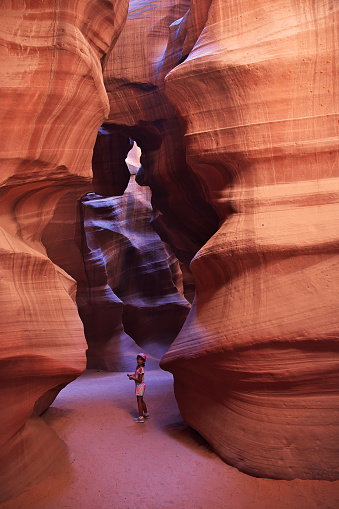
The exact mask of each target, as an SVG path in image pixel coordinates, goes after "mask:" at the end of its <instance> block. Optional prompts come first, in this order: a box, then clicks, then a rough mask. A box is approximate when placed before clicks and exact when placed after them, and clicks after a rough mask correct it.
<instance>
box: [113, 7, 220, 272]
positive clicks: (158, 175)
mask: <svg viewBox="0 0 339 509" xmlns="http://www.w3.org/2000/svg"><path fill="white" fill-rule="evenodd" d="M189 6H190V2H189V0H185V1H182V0H181V1H179V0H156V1H153V2H149V1H148V0H131V1H130V6H129V14H128V17H127V21H126V25H125V26H124V29H123V30H122V33H121V35H120V37H119V40H118V41H117V44H116V46H115V47H114V49H113V51H112V52H111V53H110V55H109V56H108V57H107V59H106V60H105V69H104V81H105V86H106V89H107V94H108V98H109V102H110V114H109V117H108V119H107V123H108V124H110V126H111V128H112V127H113V126H114V127H115V129H116V130H117V131H119V132H120V133H121V134H125V135H126V136H129V137H130V138H132V139H133V140H135V141H136V142H137V143H138V145H139V146H140V148H141V150H142V156H141V164H142V168H141V169H140V170H139V172H138V175H137V182H138V183H139V184H140V185H147V186H149V187H150V189H151V191H152V206H153V210H154V213H153V219H152V223H153V227H154V229H155V230H156V231H157V232H158V233H159V235H160V236H161V238H162V239H163V240H164V241H165V242H167V243H168V244H170V245H172V247H173V248H174V250H175V253H176V256H177V257H178V258H179V259H180V260H181V261H183V262H185V263H186V264H187V263H189V262H190V260H191V259H192V257H193V256H194V254H195V253H196V252H197V250H198V249H199V248H200V247H201V246H202V245H203V244H204V243H205V242H206V241H207V240H208V238H209V237H210V236H211V235H212V234H213V233H214V232H215V231H216V229H217V222H218V218H217V215H216V213H215V211H214V210H213V208H212V207H211V206H210V205H209V204H208V203H207V200H206V196H205V189H204V188H203V187H202V186H201V184H200V182H199V180H198V179H197V178H196V176H195V175H194V173H193V172H192V170H191V168H190V167H189V166H188V165H187V164H186V161H185V147H184V144H183V131H182V126H181V124H180V121H179V119H178V116H177V114H176V112H175V110H174V108H173V106H172V105H171V104H170V102H169V101H168V99H167V98H166V96H165V95H164V90H163V87H164V79H163V78H164V73H166V72H168V71H169V70H170V69H172V68H173V67H174V66H175V65H177V64H178V63H180V61H181V59H182V58H183V54H182V48H181V47H180V45H178V44H174V45H172V44H171V43H169V30H170V32H171V33H172V36H171V37H174V35H173V34H175V33H176V31H178V30H179V29H177V28H176V25H174V26H173V27H171V28H169V27H170V25H171V23H172V22H176V20H178V18H180V17H181V16H184V15H185V14H186V13H187V10H188V8H189ZM193 12H195V11H194V10H193ZM196 12H198V11H196ZM204 12H205V13H206V8H203V9H202V13H204ZM186 18H187V16H186ZM186 18H185V19H186ZM196 18H197V19H196ZM188 21H190V26H191V25H192V26H194V27H196V28H195V32H194V33H193V31H192V33H193V36H194V34H196V33H197V32H198V30H199V28H198V27H199V26H200V25H202V26H203V23H202V22H201V19H200V17H199V16H195V18H194V19H193V20H192V19H190V20H187V22H188ZM199 23H200V25H199ZM179 25H180V23H179ZM181 32H182V30H181ZM193 39H194V37H190V39H189V40H188V41H187V46H188V47H191V46H193V44H194V42H195V41H193ZM168 43H169V45H168V48H167V44H168Z"/></svg>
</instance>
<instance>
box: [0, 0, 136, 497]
mask: <svg viewBox="0 0 339 509" xmlns="http://www.w3.org/2000/svg"><path fill="white" fill-rule="evenodd" d="M127 3H128V2H125V1H123V2H122V1H121V0H119V2H117V1H116V2H105V3H102V2H98V1H78V2H67V1H66V2H63V3H62V6H59V7H56V4H55V2H52V1H46V2H44V3H43V6H42V7H39V6H38V5H37V2H35V1H26V2H21V1H8V2H5V3H2V5H1V20H2V24H1V29H0V38H1V45H0V47H1V53H0V59H1V65H0V70H1V71H0V72H1V84H2V87H3V88H2V100H1V110H0V113H1V122H0V124H1V140H2V142H3V145H2V147H1V161H0V165H1V166H0V186H1V187H0V210H1V213H0V235H1V236H0V277H1V282H2V284H1V289H0V302H1V307H2V313H1V322H2V325H1V336H2V341H1V350H0V373H1V375H0V376H1V383H0V387H1V390H0V398H1V401H0V403H1V408H2V417H1V429H0V437H1V438H0V440H1V452H0V454H1V457H0V474H1V500H5V499H6V498H9V497H11V496H14V495H15V494H16V493H18V492H20V491H21V490H23V489H24V488H25V487H26V486H27V485H29V484H30V483H32V482H34V481H36V480H38V479H40V478H41V477H43V476H44V475H46V474H48V473H49V472H51V471H53V470H55V468H57V467H58V468H62V466H63V465H64V463H65V461H66V459H67V457H68V451H67V448H66V446H65V445H64V444H63V443H61V441H60V440H59V439H58V437H56V436H55V434H54V433H52V431H51V430H49V429H48V427H46V425H45V424H44V423H43V422H42V421H41V420H40V418H39V414H40V413H41V412H43V411H44V410H45V409H46V408H47V407H48V405H49V404H50V403H51V402H52V401H53V399H54V398H55V397H56V395H57V394H58V392H59V391H60V389H62V387H64V386H65V385H66V384H67V383H68V382H70V381H71V380H73V379H74V378H75V377H76V376H78V375H79V374H80V373H81V372H82V371H83V370H84V368H85V365H86V357H85V350H86V342H85V339H84V334H83V326H82V323H81V321H80V318H79V316H78V313H77V308H76V305H75V282H74V280H73V279H72V278H71V277H70V276H69V275H68V274H67V273H65V272H64V271H63V270H62V269H61V268H60V267H58V266H56V265H55V264H54V263H53V262H52V261H51V260H50V259H49V258H48V257H47V256H46V251H45V248H44V246H43V244H42V243H41V237H42V235H43V232H44V230H45V228H46V227H47V225H48V223H49V220H50V219H51V217H52V216H53V214H54V211H55V208H56V206H57V204H58V201H59V200H60V199H62V198H63V196H64V195H66V194H67V193H68V192H69V190H70V189H72V192H73V194H74V196H77V197H78V198H79V197H80V196H81V194H82V193H83V186H86V183H87V184H88V183H89V182H90V179H91V157H92V149H93V145H94V141H95V138H96V134H97V131H98V127H99V126H100V125H101V123H102V121H103V119H104V118H105V116H106V115H107V113H108V101H107V96H106V92H105V88H104V86H103V80H102V71H101V64H100V59H101V58H102V57H103V55H104V54H105V53H106V52H107V51H108V50H109V49H110V47H111V45H112V43H113V41H114V39H115V37H116V36H117V34H118V33H119V31H120V29H121V27H122V24H123V22H124V20H125V17H126V14H127Z"/></svg>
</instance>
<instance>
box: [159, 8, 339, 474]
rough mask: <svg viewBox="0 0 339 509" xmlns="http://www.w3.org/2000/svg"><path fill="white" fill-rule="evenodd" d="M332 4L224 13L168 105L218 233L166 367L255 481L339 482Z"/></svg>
mask: <svg viewBox="0 0 339 509" xmlns="http://www.w3.org/2000/svg"><path fill="white" fill-rule="evenodd" d="M337 34H338V5H337V3H335V2H332V1H320V2H316V4H314V3H313V2H308V1H303V2H294V3H293V2H292V3H289V4H288V5H283V4H282V3H279V2H278V3H276V2H274V3H272V2H269V1H266V0H260V1H259V2H256V4H255V5H254V4H252V3H251V2H248V1H245V0H244V1H243V0H238V1H235V2H231V3H230V2H224V1H222V0H213V1H212V2H211V5H210V8H209V12H208V17H207V21H206V24H205V26H204V29H203V31H202V33H201V35H200V37H199V39H198V41H197V43H196V45H195V46H194V48H193V49H192V51H191V52H190V54H189V56H188V58H187V59H186V60H185V62H183V63H182V64H181V65H179V66H178V67H176V68H175V69H174V70H173V71H171V72H170V73H169V74H168V75H167V78H166V87H165V91H166V94H167V96H168V98H169V99H170V101H171V102H172V104H173V105H174V107H175V108H176V110H177V111H178V112H179V113H180V115H181V117H182V119H183V122H184V124H185V125H186V131H185V140H186V147H187V162H188V164H189V165H190V167H191V168H192V171H193V172H194V174H195V175H196V176H197V177H198V178H199V180H200V182H201V185H202V187H203V188H204V189H205V190H206V194H207V196H208V201H209V203H210V204H211V205H212V206H213V208H214V209H215V210H216V211H217V213H218V216H219V219H220V227H219V230H218V232H217V233H216V234H215V235H214V236H213V237H212V238H211V239H210V240H209V241H208V242H207V243H206V244H205V245H204V246H203V248H202V249H201V250H200V251H199V252H198V253H197V255H196V256H195V258H194V259H193V261H192V263H191V266H190V268H191V270H192V272H193V275H194V278H195V282H196V285H197V293H196V300H195V302H194V304H193V307H192V311H191V313H190V315H189V317H188V320H187V321H186V323H185V325H184V327H183V329H182V331H181V333H180V334H179V336H178V338H177V339H176V341H175V342H174V343H173V345H172V347H171V349H170V351H169V352H168V353H167V354H166V355H165V356H164V358H163V360H162V366H163V367H164V368H165V369H168V370H170V371H172V372H173V373H174V376H175V388H176V397H177V400H178V403H179V406H180V411H181V413H182V415H183V417H184V418H185V420H186V421H187V422H188V423H189V424H191V425H192V426H193V427H194V428H195V429H197V430H198V431H199V432H200V433H201V434H202V435H203V436H204V437H205V438H206V439H207V440H208V441H209V442H210V443H211V444H212V445H213V447H214V448H215V450H216V451H217V452H218V453H219V454H220V456H221V457H222V458H224V459H225V460H226V461H227V462H228V463H230V464H232V465H234V466H236V467H237V468H239V469H241V470H243V471H245V472H248V473H250V474H252V475H256V476H267V477H273V478H282V479H292V478H294V477H299V478H312V479H330V480H332V479H338V478H339V468H338V457H339V454H338V452H339V451H338V438H339V429H338V427H339V419H338V417H339V398H338V378H339V375H338V373H339V370H338V365H339V355H338V334H339V323H338V308H339V306H338V304H339V302H338V293H337V291H336V285H337V281H338V276H339V263H338V259H339V258H338V231H339V230H338V226H339V225H338V219H339V207H338V188H339V178H338V165H337V161H338V117H337V116H336V115H335V112H336V111H337V107H338V91H337V88H336V79H337V78H336V60H335V42H334V41H335V40H336V37H337Z"/></svg>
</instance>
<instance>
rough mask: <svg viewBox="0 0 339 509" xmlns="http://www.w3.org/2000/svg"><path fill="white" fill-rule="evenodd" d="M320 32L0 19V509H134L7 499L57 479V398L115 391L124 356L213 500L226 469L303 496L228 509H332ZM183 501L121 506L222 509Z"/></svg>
mask: <svg viewBox="0 0 339 509" xmlns="http://www.w3.org/2000/svg"><path fill="white" fill-rule="evenodd" d="M338 14H339V4H338V2H336V1H335V0H317V1H314V0H290V1H288V2H282V1H280V0H277V1H274V2H272V1H268V0H257V1H256V2H253V1H252V0H108V1H102V0H72V1H71V0H57V1H55V0H53V1H52V0H44V1H43V2H42V1H39V0H26V1H23V0H4V1H3V2H1V4H0V19H1V25H0V41H1V43H0V58H1V67H0V76H1V78H0V79H1V103H0V104H1V106H0V111H1V115H0V118H1V137H0V140H1V145H0V147H1V148H0V152H1V162H0V164H1V172H0V281H1V285H0V303H1V308H2V313H1V328H0V337H1V342H0V404H1V408H2V410H1V419H0V483H1V484H0V504H1V505H2V504H3V507H4V509H7V507H8V509H16V508H19V509H21V508H22V507H26V508H28V507H31V508H32V509H33V508H40V509H43V508H46V509H47V508H48V509H50V508H54V507H84V508H87V507H89V508H90V507H91V508H92V507H102V508H104V509H105V508H106V507H107V508H109V507H116V508H118V509H119V508H121V509H124V508H127V507H130V505H128V504H131V503H132V502H133V503H137V497H136V498H135V499H132V498H130V499H129V502H127V501H126V502H123V501H121V500H120V499H119V501H118V500H116V502H114V499H115V491H114V488H112V490H111V500H110V501H109V502H108V501H106V502H105V503H102V504H101V505H100V503H99V502H98V503H97V505H86V503H85V502H84V501H82V502H81V503H80V502H78V503H74V504H73V505H62V504H61V503H60V505H58V504H59V502H55V505H53V504H52V502H51V501H50V502H48V499H47V501H46V502H45V505H39V504H38V501H36V502H35V503H36V505H28V503H27V500H28V499H29V496H30V495H29V493H30V492H29V489H30V488H31V487H32V486H34V485H36V484H39V483H40V485H41V486H44V484H43V483H44V482H47V481H46V479H50V478H51V476H53V475H56V472H59V471H66V470H67V468H69V465H70V464H71V463H72V462H73V461H75V462H76V461H77V459H76V458H75V460H74V458H73V451H72V445H71V444H70V443H67V439H63V438H62V437H60V436H59V435H58V433H57V432H56V430H55V429H54V428H55V426H54V427H53V425H50V424H51V417H50V416H51V415H53V413H51V412H53V408H60V412H61V411H62V409H61V407H62V404H61V403H59V406H58V403H57V402H58V401H60V402H61V401H62V399H60V400H59V399H58V398H62V395H63V394H65V395H67V394H68V392H67V391H69V390H71V388H72V387H74V388H75V389H74V390H75V391H79V389H76V388H77V387H78V388H79V387H80V386H79V385H77V384H79V383H80V380H85V381H86V380H88V381H90V382H91V383H92V382H93V380H94V378H93V379H92V378H91V377H92V376H93V377H94V376H95V374H97V376H98V383H97V390H98V391H100V389H99V385H100V384H99V382H100V381H101V382H102V383H103V384H104V383H108V382H107V381H109V380H111V381H112V388H114V383H116V389H115V390H116V391H122V392H123V391H124V390H125V389H124V386H123V385H122V383H120V382H118V378H117V377H118V375H119V376H120V374H121V375H124V376H125V373H126V372H131V371H132V370H134V369H135V358H136V355H137V354H138V352H140V351H144V352H145V353H146V355H147V362H146V371H147V370H149V380H153V381H154V384H156V383H158V382H157V381H159V383H160V384H161V383H165V384H169V385H166V387H169V393H170V395H169V396H168V398H169V401H172V403H171V404H172V405H177V407H175V408H177V409H178V415H179V412H180V419H182V420H181V421H180V423H181V424H180V426H181V427H182V428H180V426H179V429H183V430H185V433H186V435H185V436H186V437H187V436H189V437H191V438H192V437H194V439H193V438H192V441H193V442H194V443H195V444H198V445H199V444H200V446H201V444H205V445H203V446H201V447H203V448H210V449H208V450H209V451H210V452H209V453H208V454H214V455H215V458H216V459H215V461H218V469H219V470H218V475H219V473H220V476H221V480H220V484H221V485H225V486H226V485H227V482H228V481H227V472H229V471H230V470H225V471H224V472H225V473H224V474H223V469H227V468H231V467H232V472H233V471H234V472H238V474H239V475H241V476H244V477H241V479H249V481H248V483H249V484H248V486H250V483H251V482H252V479H254V480H255V482H256V483H257V484H256V485H255V486H259V484H258V483H260V482H262V483H263V484H262V487H264V486H265V490H266V491H267V490H268V491H269V490H272V492H273V491H274V490H275V489H278V488H277V486H285V487H286V486H293V483H299V484H298V487H299V486H305V493H306V491H307V490H311V491H312V490H313V493H317V495H314V500H315V499H316V498H317V497H318V498H319V499H320V498H321V497H322V500H320V501H319V505H316V502H314V500H313V502H312V503H314V505H312V503H311V501H308V502H307V500H306V499H305V500H306V501H305V500H304V504H305V505H303V502H301V503H299V502H298V504H297V503H296V505H295V506H294V505H293V506H292V505H291V503H290V502H289V501H285V502H284V501H283V500H280V499H279V500H280V502H279V503H278V502H277V505H272V501H271V502H267V505H261V504H260V500H259V499H258V500H257V501H256V503H254V502H253V504H252V505H251V504H249V505H248V507H253V509H254V508H256V509H266V507H267V508H268V507H270V509H274V508H277V509H284V508H285V507H289V508H290V509H291V508H292V507H293V508H294V507H299V508H301V509H313V508H316V507H318V508H323V509H330V508H333V509H335V507H338V504H339V448H338V443H339V387H338V384H339V348H338V338H339V294H338V281H339V258H338V246H339V194H338V191H339V173H338V139H339V136H338V130H339V114H338V96H339V90H338V28H339V23H338ZM146 376H147V373H146ZM84 377H85V378H84ZM86 377H87V378H86ZM100 377H102V378H100ZM105 377H112V378H111V379H108V378H105ZM152 377H153V378H152ZM125 378H126V376H125ZM105 381H106V382H105ZM119 384H120V385H119ZM171 384H174V395H173V398H172V393H171V390H172V389H171V387H172V385H171ZM129 386H130V384H129ZM105 387H106V386H105ZM112 390H113V389H112ZM148 390H149V391H151V389H148ZM157 390H158V392H157V397H158V399H157V400H156V401H158V404H159V406H160V405H162V404H163V402H162V394H161V391H160V388H159V389H157ZM166 390H167V389H166ZM166 390H165V389H164V393H165V392H166ZM172 392H173V391H172ZM76 394H79V392H76ZM147 394H148V392H146V395H147ZM149 394H152V393H151V392H149ZM132 396H133V395H132ZM65 397H66V396H65ZM75 397H76V396H75ZM119 397H120V396H119ZM133 397H134V396H133ZM124 398H126V399H129V398H130V399H132V398H131V394H126V395H125V396H124ZM171 398H172V399H171ZM146 399H147V398H146ZM152 401H153V400H152ZM154 401H155V396H154ZM133 402H134V400H133ZM132 404H133V403H132V402H131V405H132ZM53 405H57V406H56V407H53ZM67 405H68V406H71V405H72V404H71V403H70V401H69V400H67ZM166 408H167V407H166V404H165V409H166ZM171 408H172V407H171ZM173 408H174V406H173ZM55 411H56V410H55ZM102 411H103V410H102ZM164 411H165V410H164ZM117 412H118V409H117ZM132 422H133V420H132ZM151 422H155V421H153V418H152V419H151ZM151 422H150V423H145V424H144V425H142V426H144V428H142V429H146V427H147V426H148V424H151ZM162 422H163V427H166V416H163V421H162ZM167 425H168V423H167ZM123 426H124V425H123V424H121V427H123ZM131 426H132V429H135V428H136V427H137V428H138V425H137V424H135V423H133V424H131ZM159 426H160V424H159ZM56 427H57V426H56ZM139 428H140V426H139ZM139 428H138V431H137V432H138V433H142V431H141V432H140V429H139ZM92 432H93V435H96V434H97V433H99V432H98V430H96V429H95V427H94V428H93V431H92ZM158 432H159V430H158ZM129 433H131V431H129ZM175 433H177V432H175ZM175 433H174V435H175ZM190 433H191V434H190ZM61 434H62V433H61ZM156 436H158V435H156ZM159 436H160V437H161V435H159ZM141 438H142V436H141ZM141 438H140V439H141ZM145 440H146V436H145ZM159 440H162V439H161V438H159ZM121 441H122V442H124V441H126V443H124V444H122V445H121V444H120V445H119V447H120V448H121V447H124V448H126V450H128V441H129V439H128V438H127V437H126V436H125V437H124V438H122V439H121ZM84 447H87V448H89V447H90V444H84ZM158 447H159V455H161V454H162V452H161V444H160V445H159V446H158ZM154 448H155V450H156V446H155V445H154ZM174 448H175V446H174ZM119 450H120V449H119ZM204 450H207V449H204ZM91 454H92V455H95V454H96V452H95V451H93V452H92V453H91ZM121 454H122V453H121ZM130 454H132V453H130ZM167 454H170V452H168V453H167ZM187 454H188V457H189V455H190V452H188V453H187ZM146 455H147V453H146ZM149 462H150V460H149ZM219 462H220V463H219ZM155 464H156V463H155ZM149 468H152V467H149ZM154 468H155V467H154ZM157 468H158V467H157ZM181 468H182V475H183V476H185V475H186V472H188V471H189V469H190V466H189V464H188V465H185V462H184V460H183V461H182V466H181ZM238 474H237V475H238ZM234 475H235V474H234ZM245 476H246V477H245ZM253 482H254V481H253ZM274 483H284V484H274ZM289 483H292V484H289ZM300 483H306V484H300ZM218 486H219V485H218ZM246 486H247V485H246V483H245V484H244V488H243V489H244V490H246ZM251 486H252V485H251ZM253 486H254V484H253ZM42 489H43V488H42ZM186 489H188V492H187V493H186V497H187V498H186V499H182V500H181V502H180V503H179V502H178V500H179V501H180V498H178V499H175V501H174V502H173V503H172V502H168V503H167V502H166V504H167V505H166V504H165V503H163V504H162V503H160V502H159V501H154V502H153V503H152V502H150V500H151V496H152V495H151V493H150V494H149V500H148V501H147V503H146V502H145V505H142V504H141V505H140V507H147V508H148V507H149V508H158V507H159V508H162V507H166V508H167V507H170V506H171V507H178V508H179V507H180V508H186V507H187V508H191V507H193V508H195V507H202V508H203V509H205V508H207V509H208V508H209V507H220V508H224V507H225V508H226V507H227V508H228V509H240V508H241V507H244V506H241V505H236V503H235V502H232V501H231V500H229V499H225V496H224V494H222V495H221V494H220V497H221V498H222V500H223V501H222V502H219V503H218V505H216V502H213V503H212V502H210V504H209V502H208V501H206V500H205V499H204V500H203V501H202V502H200V505H196V504H197V503H196V502H194V503H193V502H192V505H190V504H189V502H187V500H189V497H190V495H189V488H186ZM194 489H196V490H198V488H194ZM248 489H250V488H248ZM253 489H254V488H253ZM262 489H264V488H262ZM279 489H282V488H279ZM286 489H287V488H286ZM300 489H301V488H300ZM317 490H318V491H317ZM326 490H328V491H326ZM192 491H193V488H192ZM198 491H199V490H198ZM198 491H197V492H198ZM217 491H218V489H216V492H217ZM25 493H27V497H28V498H27V500H26V499H25V500H24V499H23V502H22V505H19V502H18V505H15V503H16V502H15V500H16V499H17V500H18V501H19V498H20V497H22V496H25ZM79 496H80V495H79ZM215 496H217V494H216V495H215ZM291 496H293V494H292V495H291ZM305 496H306V495H305ZM16 497H19V498H16ZM178 497H179V495H178ZM80 499H81V497H80ZM81 500H82V499H81ZM184 500H186V501H184ZM232 503H233V505H232ZM317 503H318V502H317ZM11 504H12V505H11ZM171 504H172V505H171ZM239 504H240V502H239ZM269 504H271V505H269ZM284 504H285V505H284Z"/></svg>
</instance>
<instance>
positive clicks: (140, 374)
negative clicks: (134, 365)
mask: <svg viewBox="0 0 339 509" xmlns="http://www.w3.org/2000/svg"><path fill="white" fill-rule="evenodd" d="M138 373H139V374H138V376H137V377H136V376H135V375H129V379H130V380H135V381H136V383H137V384H140V383H141V382H142V373H140V371H139V369H138Z"/></svg>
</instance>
